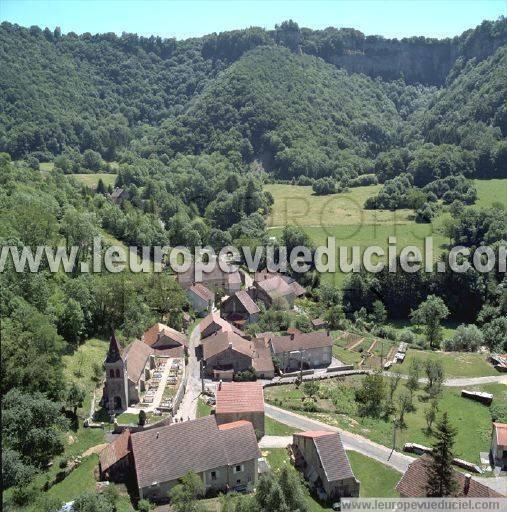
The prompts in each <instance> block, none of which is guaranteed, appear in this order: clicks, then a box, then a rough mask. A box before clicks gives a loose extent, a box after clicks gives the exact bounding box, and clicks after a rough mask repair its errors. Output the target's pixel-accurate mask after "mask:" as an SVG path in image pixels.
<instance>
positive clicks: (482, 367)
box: [391, 348, 499, 378]
mask: <svg viewBox="0 0 507 512" xmlns="http://www.w3.org/2000/svg"><path fill="white" fill-rule="evenodd" d="M414 359H416V360H417V361H419V362H421V363H424V361H428V360H433V361H439V362H440V363H442V366H443V367H444V372H445V375H446V376H447V377H449V378H452V377H485V376H488V375H499V373H498V372H497V371H496V370H495V369H494V368H493V367H492V366H491V365H490V364H489V363H488V362H487V360H486V355H483V354H475V353H468V352H429V351H425V350H416V349H412V348H410V349H409V350H408V351H407V355H406V357H405V361H404V362H403V363H402V364H396V365H394V366H393V367H392V368H391V369H392V370H393V371H398V372H400V373H408V370H409V368H410V364H411V362H412V361H413V360H414ZM421 376H423V375H422V372H421Z"/></svg>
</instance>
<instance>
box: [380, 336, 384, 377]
mask: <svg viewBox="0 0 507 512" xmlns="http://www.w3.org/2000/svg"><path fill="white" fill-rule="evenodd" d="M383 369H384V339H383V338H381V339H380V371H382V370H383Z"/></svg>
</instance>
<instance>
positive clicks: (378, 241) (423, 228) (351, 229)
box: [270, 223, 446, 286]
mask: <svg viewBox="0 0 507 512" xmlns="http://www.w3.org/2000/svg"><path fill="white" fill-rule="evenodd" d="M304 230H305V232H306V233H307V234H308V235H309V236H310V238H311V240H312V241H313V243H314V244H315V245H316V246H320V245H327V238H328V237H334V238H335V245H336V247H337V248H336V262H337V263H336V272H335V273H331V272H327V273H323V274H322V275H321V279H322V281H323V282H326V283H334V284H336V285H338V286H340V285H342V283H343V281H344V279H345V278H346V277H347V275H349V273H344V272H341V271H340V269H339V264H338V263H339V257H340V256H339V254H340V252H339V251H340V249H339V247H341V246H343V247H346V248H347V249H346V251H347V252H346V254H347V255H348V258H347V262H349V261H350V260H351V255H352V246H359V247H360V250H359V254H360V262H361V261H362V255H363V253H364V250H365V249H366V248H367V247H369V246H373V245H377V246H379V247H381V248H382V249H383V250H384V253H385V254H386V255H387V251H388V247H389V243H388V241H389V237H390V236H395V237H396V248H397V252H398V254H399V252H400V250H401V249H403V247H405V246H409V245H413V246H416V247H418V248H419V250H420V251H421V253H422V255H423V256H424V247H425V238H426V237H432V238H433V260H434V261H436V260H437V259H438V257H439V256H440V254H441V252H442V250H443V248H444V246H445V244H446V239H445V237H443V236H442V235H441V234H440V233H436V232H434V231H433V230H432V227H431V224H415V223H410V224H392V225H389V224H379V225H377V224H363V225H355V226H351V225H345V226H330V227H305V228H304ZM281 232H282V229H281V228H275V229H273V230H270V234H272V235H275V236H280V235H281ZM376 261H377V260H376V259H375V258H372V263H373V264H375V263H376ZM379 261H384V262H387V256H384V257H381V258H379Z"/></svg>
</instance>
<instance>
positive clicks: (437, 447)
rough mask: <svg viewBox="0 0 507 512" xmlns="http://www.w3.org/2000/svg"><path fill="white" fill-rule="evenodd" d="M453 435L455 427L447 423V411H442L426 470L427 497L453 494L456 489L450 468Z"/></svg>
mask: <svg viewBox="0 0 507 512" xmlns="http://www.w3.org/2000/svg"><path fill="white" fill-rule="evenodd" d="M455 436H456V429H454V428H453V427H452V426H451V425H450V424H449V420H448V418H447V413H446V412H444V414H443V416H442V419H441V420H440V421H439V423H438V424H437V426H436V432H435V438H436V441H435V443H434V445H433V451H432V453H431V462H430V464H429V465H428V467H427V470H426V471H427V475H428V483H427V488H426V495H427V496H428V497H445V496H453V495H454V494H455V493H456V491H457V489H458V483H457V481H456V478H455V476H454V470H453V469H452V460H453V458H454V454H453V452H452V450H453V446H454V438H455Z"/></svg>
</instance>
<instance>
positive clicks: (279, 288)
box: [257, 276, 294, 297]
mask: <svg viewBox="0 0 507 512" xmlns="http://www.w3.org/2000/svg"><path fill="white" fill-rule="evenodd" d="M257 286H258V287H259V288H261V289H262V290H264V291H265V292H266V293H267V294H268V295H269V296H270V297H285V296H287V295H294V291H293V290H292V288H291V287H290V285H288V284H287V283H286V282H285V281H284V280H283V279H282V278H281V277H280V276H275V277H270V278H268V279H265V280H263V281H257Z"/></svg>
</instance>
